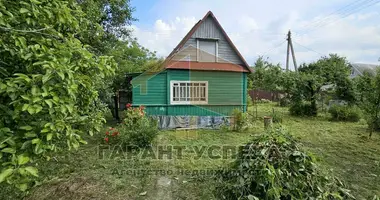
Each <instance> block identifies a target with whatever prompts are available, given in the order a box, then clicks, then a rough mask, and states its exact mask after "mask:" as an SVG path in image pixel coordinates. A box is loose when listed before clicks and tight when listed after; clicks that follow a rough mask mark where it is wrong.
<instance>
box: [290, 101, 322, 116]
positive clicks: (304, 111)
mask: <svg viewBox="0 0 380 200" xmlns="http://www.w3.org/2000/svg"><path fill="white" fill-rule="evenodd" d="M289 112H290V114H291V115H293V116H316V115H317V113H316V112H315V107H314V106H313V105H312V104H311V103H309V102H303V101H300V102H296V103H292V105H291V106H290V108H289Z"/></svg>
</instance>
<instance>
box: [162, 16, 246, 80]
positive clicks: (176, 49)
mask: <svg viewBox="0 0 380 200" xmlns="http://www.w3.org/2000/svg"><path fill="white" fill-rule="evenodd" d="M208 17H211V18H212V19H213V20H214V21H215V23H216V26H217V27H218V28H219V29H220V30H221V32H222V34H223V36H224V37H225V38H226V40H227V43H228V44H229V45H230V46H231V47H232V49H233V50H234V51H235V52H236V54H237V55H238V57H239V58H240V59H241V60H242V61H243V64H244V67H245V68H246V69H247V70H248V71H249V72H251V73H252V72H253V71H252V69H251V68H250V67H249V65H248V63H247V61H246V60H245V59H244V58H243V56H242V55H241V54H240V52H239V50H238V49H237V48H236V46H235V45H234V44H233V43H232V41H231V39H230V38H229V37H228V35H227V33H226V32H225V31H224V29H223V27H222V26H221V25H220V23H219V21H218V20H217V19H216V17H215V15H214V14H213V13H212V12H211V11H208V12H207V14H206V15H205V16H204V17H203V18H202V19H201V20H199V21H198V22H197V23H196V24H195V25H194V26H193V28H191V30H190V31H189V32H188V33H187V34H186V36H185V37H184V38H183V39H182V40H181V42H180V43H179V44H178V45H177V46H176V47H175V48H174V49H173V51H172V52H171V53H170V54H169V56H168V57H167V58H166V60H165V61H167V62H169V61H170V60H171V59H172V58H173V56H174V55H175V54H176V53H177V52H179V50H181V49H182V47H183V46H184V45H185V43H186V42H187V41H188V40H189V39H190V38H191V36H192V35H193V34H194V33H195V31H196V30H197V29H198V28H199V27H200V25H201V24H202V23H203V22H204V21H205V20H206V19H207V18H208ZM217 64H218V63H213V65H214V66H216V65H217ZM166 68H167V67H166Z"/></svg>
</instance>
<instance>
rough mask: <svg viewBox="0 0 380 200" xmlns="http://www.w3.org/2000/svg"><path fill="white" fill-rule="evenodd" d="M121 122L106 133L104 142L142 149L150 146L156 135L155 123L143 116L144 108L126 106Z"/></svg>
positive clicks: (156, 127)
mask: <svg viewBox="0 0 380 200" xmlns="http://www.w3.org/2000/svg"><path fill="white" fill-rule="evenodd" d="M124 116H125V118H124V119H123V122H122V123H121V124H120V125H119V126H118V127H117V128H116V129H113V128H110V130H108V131H107V132H106V137H105V138H104V140H105V142H106V143H108V144H116V143H119V144H123V145H130V146H136V147H140V148H144V147H147V146H150V145H151V144H152V142H153V140H154V139H155V138H156V136H157V134H158V126H157V121H156V120H154V119H153V118H150V117H147V116H146V115H145V111H144V107H143V106H140V107H139V108H132V107H131V106H130V105H127V109H126V110H125V112H124Z"/></svg>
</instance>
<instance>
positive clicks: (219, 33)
mask: <svg viewBox="0 0 380 200" xmlns="http://www.w3.org/2000/svg"><path fill="white" fill-rule="evenodd" d="M203 40H214V41H215V42H216V47H215V51H216V52H215V53H214V52H213V53H212V54H214V56H215V55H216V59H215V60H216V61H215V63H230V64H235V65H240V66H241V67H243V68H245V69H246V70H248V71H250V72H252V71H251V69H250V67H249V65H248V64H247V62H246V61H245V59H244V58H243V57H242V55H241V54H240V52H239V51H238V50H237V49H236V47H235V45H234V44H233V43H232V41H231V40H230V38H229V37H228V35H227V34H226V32H225V31H224V30H223V28H222V27H221V25H220V24H219V22H218V20H217V19H216V18H215V16H214V15H213V13H212V12H211V11H209V12H208V13H207V14H206V15H205V17H204V18H203V19H202V20H200V21H199V22H198V23H197V24H195V26H194V27H193V28H192V29H191V30H190V32H189V33H188V34H187V35H186V36H185V37H184V38H183V39H182V41H181V42H180V43H179V44H178V45H177V47H176V48H175V49H174V50H173V51H172V52H171V53H170V55H169V56H168V58H167V61H170V60H171V61H173V60H174V61H181V60H182V61H183V60H187V61H197V62H204V61H202V60H199V57H201V55H204V54H202V53H204V52H203V51H204V49H202V48H201V46H200V41H203ZM197 49H200V50H197ZM206 53H207V54H206V55H208V54H210V52H206ZM211 61H212V60H211ZM208 62H210V60H208Z"/></svg>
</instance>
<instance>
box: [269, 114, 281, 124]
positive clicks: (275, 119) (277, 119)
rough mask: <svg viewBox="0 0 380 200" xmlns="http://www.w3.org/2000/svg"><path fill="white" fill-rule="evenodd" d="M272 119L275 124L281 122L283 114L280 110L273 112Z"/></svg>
mask: <svg viewBox="0 0 380 200" xmlns="http://www.w3.org/2000/svg"><path fill="white" fill-rule="evenodd" d="M271 117H272V121H273V123H275V124H278V123H282V119H283V115H282V114H281V113H280V112H273V113H272V115H271Z"/></svg>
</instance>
